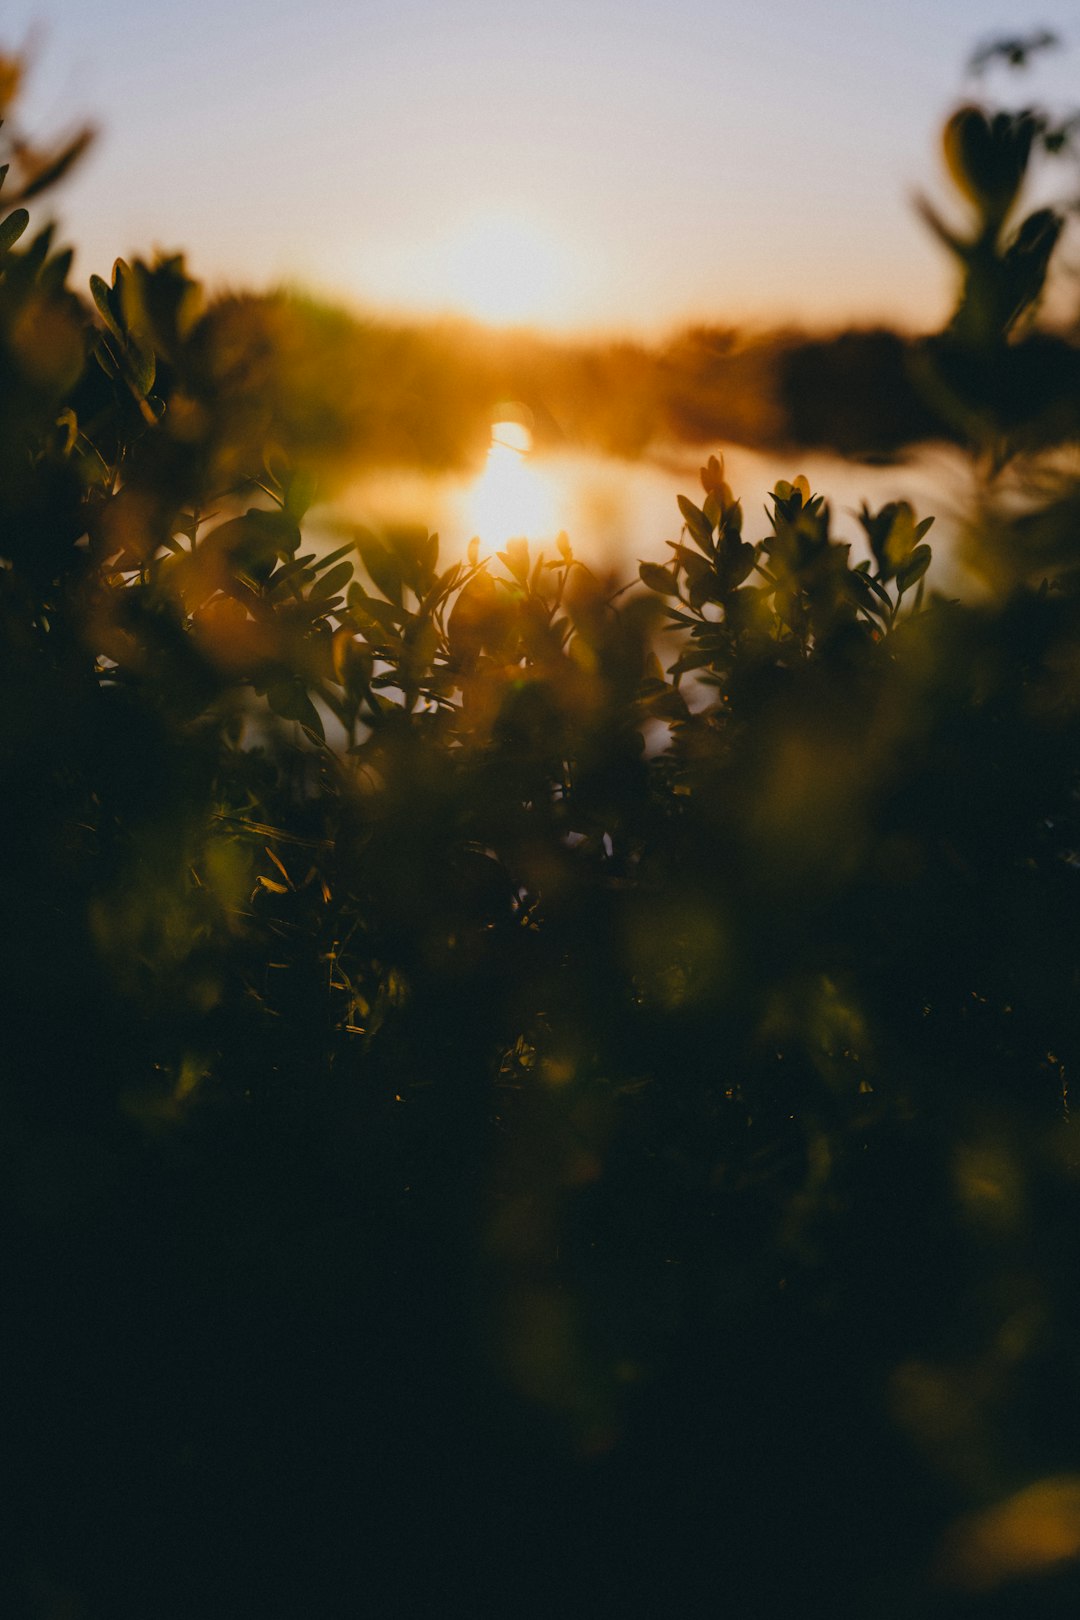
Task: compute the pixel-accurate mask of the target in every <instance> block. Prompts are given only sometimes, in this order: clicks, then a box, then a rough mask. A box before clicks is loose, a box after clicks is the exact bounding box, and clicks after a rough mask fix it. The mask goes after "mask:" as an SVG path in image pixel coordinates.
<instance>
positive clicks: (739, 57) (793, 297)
mask: <svg viewBox="0 0 1080 1620" xmlns="http://www.w3.org/2000/svg"><path fill="white" fill-rule="evenodd" d="M1043 26H1048V27H1051V28H1054V29H1056V30H1058V31H1059V32H1060V33H1061V34H1062V36H1063V37H1064V39H1065V40H1066V41H1067V43H1068V44H1069V45H1070V46H1072V47H1073V48H1067V49H1064V50H1061V51H1059V52H1056V53H1054V54H1052V55H1051V54H1048V55H1046V56H1045V57H1044V58H1043V59H1042V60H1041V64H1040V65H1039V66H1037V67H1034V68H1032V69H1031V70H1029V72H1028V74H1026V75H1024V76H1020V75H1011V76H1006V75H1005V74H1003V73H1001V72H1000V71H999V72H998V73H996V74H995V75H994V76H993V77H992V78H990V79H989V80H988V81H987V84H986V89H987V92H988V93H989V94H990V95H991V96H993V95H995V94H996V95H997V96H999V97H1000V98H1001V99H1003V100H1005V101H1006V102H1008V103H1009V104H1015V102H1016V100H1017V99H1018V98H1030V99H1041V100H1045V101H1047V102H1049V103H1050V104H1052V105H1060V104H1069V103H1071V101H1072V100H1073V99H1074V98H1075V99H1077V100H1080V75H1078V73H1077V60H1078V56H1077V50H1076V48H1075V45H1076V44H1080V0H1073V4H1071V5H1068V4H1062V3H1061V0H1049V3H1047V4H1045V5H1043V6H1041V8H1040V9H1039V10H1038V11H1037V12H1031V11H1027V10H1025V9H1023V7H1022V4H1017V3H1016V0H1013V3H1012V4H1010V3H1008V0H1003V3H1002V4H997V3H994V4H987V3H979V0H951V3H950V4H948V5H943V4H942V3H941V0H904V3H903V4H897V3H894V4H891V5H881V4H878V3H875V0H827V3H826V0H801V3H797V0H772V3H771V4H766V5H762V4H757V5H754V4H748V3H747V0H741V3H739V4H737V5H736V4H732V3H730V0H709V3H706V0H667V3H666V4H664V5H660V4H658V3H656V0H543V3H536V0H533V3H529V4H524V3H519V0H502V3H499V0H439V3H436V0H361V3H359V4H356V3H346V0H307V3H306V4H298V3H297V0H290V3H288V4H286V3H284V0H184V3H183V4H176V5H172V6H169V7H150V6H147V5H146V4H145V0H138V3H136V0H113V3H112V4H107V5H95V4H93V3H89V4H88V3H87V0H41V3H40V4H32V3H27V4H23V3H21V0H20V3H18V4H16V5H13V6H9V8H8V11H7V31H6V36H5V38H6V42H7V43H9V44H12V45H18V44H19V43H21V42H22V41H23V39H24V38H25V37H26V35H27V32H28V30H31V29H35V30H36V44H35V53H36V59H37V65H36V68H35V71H34V73H33V76H32V79H31V85H30V94H29V96H28V98H27V103H26V114H27V119H28V121H29V122H30V124H31V128H32V129H36V130H39V131H41V132H43V133H44V132H48V131H50V130H53V129H55V128H56V126H57V125H58V124H60V125H66V124H71V123H73V122H75V121H77V120H79V119H83V118H91V119H93V120H94V121H96V122H97V123H98V124H99V126H100V128H101V131H102V133H101V139H100V142H99V144H98V146H97V148H96V149H95V151H94V153H93V155H92V156H91V157H90V158H88V159H87V160H86V162H85V164H84V167H83V169H82V171H81V172H80V173H79V175H78V176H77V177H75V178H73V179H72V181H71V182H70V184H69V185H68V186H67V187H66V188H65V190H64V192H63V193H62V194H60V196H59V199H58V202H57V203H56V204H54V205H53V206H54V207H56V208H58V210H59V213H60V217H61V221H62V224H63V226H64V229H65V231H66V233H67V234H68V235H69V236H70V238H71V239H73V240H74V241H75V242H76V244H77V247H78V257H77V262H76V272H77V275H78V277H79V278H80V279H83V278H85V277H87V276H89V274H90V273H91V272H92V271H97V272H100V273H103V274H107V273H108V270H109V267H110V266H111V263H112V260H113V259H114V258H115V257H116V255H117V254H123V255H126V256H127V255H132V254H134V253H138V252H141V253H143V254H147V253H149V252H151V251H152V250H153V249H154V248H155V247H161V248H165V249H176V248H183V249H185V250H186V251H187V253H188V258H189V263H190V265H191V267H192V269H193V270H194V272H195V273H196V274H198V275H200V276H202V277H203V278H204V279H205V280H207V281H208V282H209V283H210V284H211V285H212V286H215V287H220V286H222V285H224V284H229V285H244V286H253V287H267V286H270V285H273V284H276V283H279V282H281V281H283V280H288V281H290V282H299V283H303V284H305V285H307V286H309V287H311V288H313V289H315V290H317V291H319V292H323V293H330V294H333V295H335V296H340V297H343V298H345V299H346V300H347V301H349V302H352V303H354V304H357V305H359V306H361V307H365V308H369V309H370V308H375V309H380V308H381V309H387V310H395V311H400V310H406V311H410V312H421V313H430V312H433V311H436V310H438V309H440V308H447V307H459V308H462V309H465V310H466V311H469V312H473V313H480V314H487V315H493V316H500V317H503V318H507V319H522V320H526V319H532V320H534V321H536V322H538V323H541V324H545V325H549V326H554V327H556V328H559V329H562V330H573V329H584V328H589V327H593V328H596V327H599V328H601V329H604V330H615V329H627V330H631V331H634V332H637V333H640V334H642V335H650V334H655V333H657V332H659V331H661V330H664V329H665V328H669V327H671V326H673V325H675V324H676V323H678V322H681V321H683V320H686V319H702V320H708V321H715V322H720V323H724V322H728V321H739V320H744V319H750V320H751V321H754V322H757V323H763V322H772V321H776V320H784V319H793V320H798V321H804V322H810V323H820V322H830V321H836V320H838V319H840V318H854V319H863V320H866V319H871V318H876V317H884V318H887V319H892V320H898V321H901V322H907V323H909V324H913V325H915V326H925V325H927V324H930V323H933V322H934V321H935V320H937V319H938V318H940V317H941V315H942V314H943V313H944V312H945V310H946V307H947V299H948V287H949V281H948V273H947V267H946V266H945V265H944V264H943V262H942V259H941V254H940V250H939V249H937V248H936V247H935V246H934V245H933V244H932V243H931V242H930V241H929V240H928V239H927V236H926V233H925V230H924V228H923V227H922V226H921V225H920V224H919V222H918V220H917V219H916V218H915V216H914V214H913V211H912V208H911V205H910V199H911V197H912V195H913V193H914V192H915V191H916V190H918V189H925V190H929V191H931V192H937V193H939V194H940V193H941V192H942V189H943V188H942V187H941V181H940V164H939V160H938V156H937V130H938V127H939V125H940V121H941V117H942V114H943V113H944V112H945V111H946V110H947V109H948V107H949V106H950V105H951V104H952V103H954V102H955V101H956V100H957V98H958V96H959V95H960V94H962V93H963V92H964V90H965V80H964V63H965V61H966V60H967V58H968V56H969V54H970V52H971V50H972V48H973V47H974V46H975V45H976V44H978V43H979V42H980V41H982V40H984V39H985V38H986V37H987V36H992V35H995V34H999V33H1002V32H1008V33H1016V32H1018V31H1019V32H1022V31H1027V30H1030V29H1032V28H1035V27H1043ZM967 89H968V90H969V91H970V86H967Z"/></svg>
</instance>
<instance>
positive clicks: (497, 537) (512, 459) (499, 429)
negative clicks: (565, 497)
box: [461, 420, 560, 550]
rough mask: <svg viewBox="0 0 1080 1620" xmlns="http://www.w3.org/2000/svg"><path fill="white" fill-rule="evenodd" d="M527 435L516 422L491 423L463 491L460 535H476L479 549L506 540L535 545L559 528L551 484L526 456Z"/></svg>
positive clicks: (529, 437)
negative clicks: (483, 455) (477, 469)
mask: <svg viewBox="0 0 1080 1620" xmlns="http://www.w3.org/2000/svg"><path fill="white" fill-rule="evenodd" d="M531 452H532V434H531V432H530V431H529V429H528V427H527V426H526V425H525V424H524V423H523V422H521V421H513V420H506V421H499V422H495V423H494V424H493V426H492V429H491V446H490V448H489V450H488V452H487V460H486V462H485V464H484V468H483V471H482V472H481V473H480V475H479V477H478V478H476V479H475V480H474V481H473V483H472V484H470V485H469V487H468V488H467V489H466V490H465V491H464V492H463V499H462V508H461V520H462V526H463V530H464V532H466V533H468V534H470V535H478V536H479V538H480V543H481V546H482V548H483V549H484V550H496V549H497V548H498V547H500V546H504V545H505V544H506V542H507V541H508V540H517V539H526V540H535V541H541V540H545V539H550V538H551V537H552V536H554V535H555V534H556V533H557V531H558V529H559V527H560V525H559V521H558V512H557V504H558V503H557V493H558V492H557V488H556V481H555V479H553V478H552V476H551V474H550V472H548V471H542V470H541V469H540V468H539V467H538V466H536V465H535V464H534V463H533V462H532V461H530V459H529V457H530V455H531Z"/></svg>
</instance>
